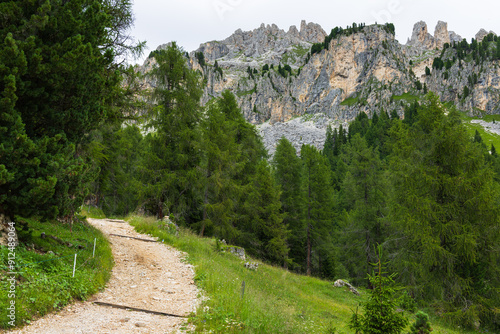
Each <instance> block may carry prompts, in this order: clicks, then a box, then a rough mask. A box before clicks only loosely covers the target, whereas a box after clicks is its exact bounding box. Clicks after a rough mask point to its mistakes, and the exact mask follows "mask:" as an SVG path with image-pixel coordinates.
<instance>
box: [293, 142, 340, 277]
mask: <svg viewBox="0 0 500 334" xmlns="http://www.w3.org/2000/svg"><path fill="white" fill-rule="evenodd" d="M300 155H301V159H302V163H303V166H304V167H303V168H304V169H303V176H302V177H303V181H302V186H303V190H302V192H303V204H302V207H303V209H302V210H303V211H302V212H303V221H304V228H305V231H303V233H304V235H305V240H306V265H305V267H306V274H307V275H310V274H311V272H312V267H313V263H312V260H313V259H312V250H313V248H314V247H316V246H317V245H318V244H321V240H324V239H327V240H328V239H329V236H330V235H331V234H330V233H332V232H333V228H332V225H333V204H334V203H333V189H332V187H331V178H330V168H329V166H328V160H327V159H326V158H325V157H324V156H323V155H321V153H320V152H319V151H318V150H317V149H316V148H315V147H314V146H310V145H302V149H301V152H300Z"/></svg>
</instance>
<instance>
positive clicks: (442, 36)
mask: <svg viewBox="0 0 500 334" xmlns="http://www.w3.org/2000/svg"><path fill="white" fill-rule="evenodd" d="M434 39H435V40H436V46H437V47H438V48H442V47H443V45H444V44H445V43H448V44H449V43H450V33H449V32H448V23H446V22H443V21H438V23H437V25H436V29H435V30H434Z"/></svg>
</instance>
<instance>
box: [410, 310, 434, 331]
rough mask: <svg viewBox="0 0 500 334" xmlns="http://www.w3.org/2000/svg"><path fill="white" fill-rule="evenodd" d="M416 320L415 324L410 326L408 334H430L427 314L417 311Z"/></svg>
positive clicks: (430, 329)
mask: <svg viewBox="0 0 500 334" xmlns="http://www.w3.org/2000/svg"><path fill="white" fill-rule="evenodd" d="M416 318H417V319H416V320H415V323H414V324H412V325H411V331H410V334H430V332H432V328H431V325H430V324H429V316H428V315H427V313H424V312H422V311H418V312H417V314H416Z"/></svg>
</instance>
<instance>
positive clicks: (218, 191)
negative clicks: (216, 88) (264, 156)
mask: <svg viewBox="0 0 500 334" xmlns="http://www.w3.org/2000/svg"><path fill="white" fill-rule="evenodd" d="M238 114H239V112H238V108H237V105H235V104H234V96H233V95H232V94H231V93H230V92H229V91H225V92H223V93H222V97H221V98H219V99H217V100H215V101H212V102H210V103H209V105H208V106H207V108H206V117H205V119H204V120H203V122H202V132H203V151H204V162H203V164H202V169H203V171H204V174H205V175H204V177H205V182H204V193H203V198H204V199H203V220H202V221H201V225H200V234H201V235H204V233H205V231H206V229H208V230H210V231H209V233H215V234H216V235H217V236H218V237H220V238H225V239H226V240H228V241H234V240H235V239H236V236H237V235H238V231H237V229H236V221H237V212H236V208H237V206H238V202H239V198H240V197H241V193H242V192H243V189H242V184H241V182H238V180H237V179H236V178H237V175H239V174H240V173H241V171H242V170H243V168H244V161H243V160H242V153H241V151H242V150H241V145H239V144H238V143H237V131H238V127H237V124H235V122H234V119H235V118H236V119H238Z"/></svg>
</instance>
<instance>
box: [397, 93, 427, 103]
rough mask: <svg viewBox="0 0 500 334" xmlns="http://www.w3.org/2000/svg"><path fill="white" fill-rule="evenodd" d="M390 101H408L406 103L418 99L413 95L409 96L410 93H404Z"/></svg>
mask: <svg viewBox="0 0 500 334" xmlns="http://www.w3.org/2000/svg"><path fill="white" fill-rule="evenodd" d="M392 99H393V100H394V101H401V100H405V101H408V102H414V101H418V100H420V97H418V96H416V95H413V94H410V93H404V94H403V95H393V96H392Z"/></svg>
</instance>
